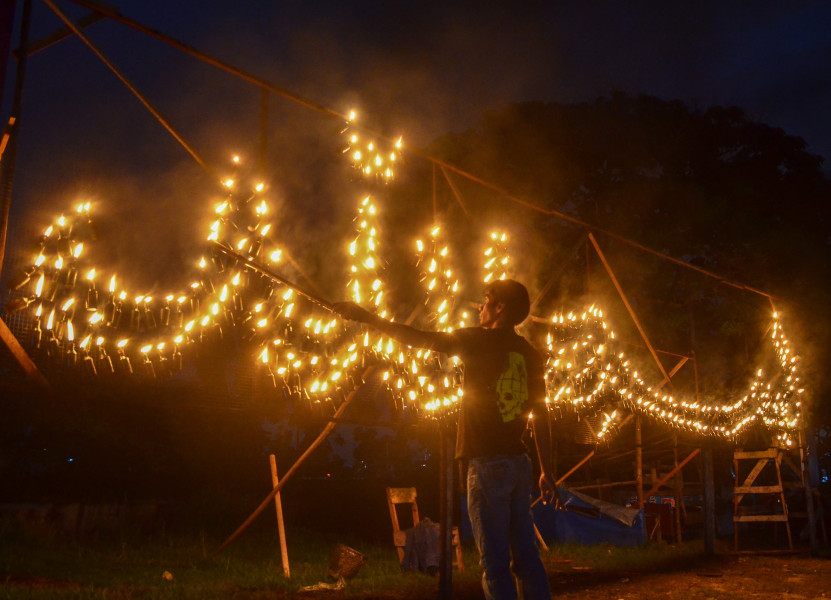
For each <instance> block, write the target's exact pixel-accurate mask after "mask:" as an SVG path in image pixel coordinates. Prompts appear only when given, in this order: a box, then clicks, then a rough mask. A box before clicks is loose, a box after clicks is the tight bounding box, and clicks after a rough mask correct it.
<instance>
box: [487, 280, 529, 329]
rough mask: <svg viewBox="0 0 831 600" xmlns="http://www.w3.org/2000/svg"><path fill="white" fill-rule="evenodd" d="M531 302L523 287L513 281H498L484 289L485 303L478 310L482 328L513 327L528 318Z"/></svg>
mask: <svg viewBox="0 0 831 600" xmlns="http://www.w3.org/2000/svg"><path fill="white" fill-rule="evenodd" d="M530 310H531V301H530V299H529V298H528V290H527V289H526V288H525V286H524V285H522V284H521V283H519V282H518V281H514V280H513V279H498V280H496V281H494V282H493V283H491V284H490V285H488V287H487V288H486V289H485V303H484V304H483V305H482V307H481V308H480V309H479V324H480V325H482V327H489V328H490V327H514V326H516V325H519V324H520V323H522V322H523V321H524V320H525V317H527V316H528V313H529V311H530Z"/></svg>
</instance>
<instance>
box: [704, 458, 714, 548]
mask: <svg viewBox="0 0 831 600" xmlns="http://www.w3.org/2000/svg"><path fill="white" fill-rule="evenodd" d="M701 456H702V459H703V462H704V553H705V554H707V555H709V556H712V555H713V554H715V543H716V491H715V482H714V480H713V449H712V448H710V447H705V448H704V449H703V451H702V453H701Z"/></svg>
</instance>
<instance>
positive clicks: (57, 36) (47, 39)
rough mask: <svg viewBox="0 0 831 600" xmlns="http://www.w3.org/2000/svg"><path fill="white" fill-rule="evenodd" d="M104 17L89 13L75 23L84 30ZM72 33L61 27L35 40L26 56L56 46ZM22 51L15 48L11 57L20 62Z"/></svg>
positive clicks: (67, 28)
mask: <svg viewBox="0 0 831 600" xmlns="http://www.w3.org/2000/svg"><path fill="white" fill-rule="evenodd" d="M105 18H106V17H105V16H104V15H99V14H97V13H90V14H88V15H86V16H85V17H82V18H80V19H78V21H77V22H76V23H77V25H78V27H79V28H81V29H86V28H87V27H89V26H90V25H94V24H95V23H98V22H99V21H103V20H104V19H105ZM72 35H73V32H72V29H70V28H69V27H61V28H60V29H58V30H56V31H54V32H52V33H50V34H49V35H47V36H44V37H42V38H40V39H38V40H35V41H34V42H32V43H31V44H29V48H28V49H27V50H26V55H27V56H32V55H33V54H37V53H38V52H40V51H41V50H46V49H47V48H49V47H50V46H52V45H54V44H57V43H58V42H61V41H63V40H65V39H67V38H70V37H72ZM23 52H24V50H23V49H22V48H17V49H16V50H14V51H13V52H12V55H13V56H14V57H15V58H16V59H17V60H20V57H21V56H22V54H23Z"/></svg>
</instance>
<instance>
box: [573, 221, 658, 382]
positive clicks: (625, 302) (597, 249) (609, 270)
mask: <svg viewBox="0 0 831 600" xmlns="http://www.w3.org/2000/svg"><path fill="white" fill-rule="evenodd" d="M589 240H590V241H591V243H592V245H593V246H594V250H595V252H597V256H599V257H600V262H602V263H603V266H604V267H605V269H606V272H607V273H608V274H609V278H610V279H611V280H612V283H613V284H614V285H615V289H616V290H617V293H618V295H619V296H620V299H621V300H623V305H624V306H625V307H626V310H628V311H629V316H630V317H632V321H633V322H634V323H635V327H637V328H638V332H639V333H640V334H641V337H642V338H643V341H644V342H645V343H646V347H647V348H649V352H650V354H652V358H654V359H655V363H656V364H657V365H658V368H659V369H660V370H661V373H662V374H663V375H664V378H665V379H666V380H667V381H668V382H669V384H670V386H672V379H671V378H670V376H669V374H668V373H667V372H666V369H664V365H662V364H661V359H659V358H658V355H657V354H656V353H655V349H654V348H653V347H652V344H651V343H650V341H649V338H648V337H647V335H646V331H644V329H643V327H642V326H641V323H640V321H639V320H638V316H637V315H636V314H635V311H634V309H633V308H632V305H630V304H629V300H628V299H627V298H626V294H625V293H624V292H623V288H622V287H620V282H618V280H617V277H615V273H614V271H612V267H611V266H609V262H608V261H607V260H606V256H605V255H604V254H603V251H602V250H601V249H600V245H599V244H598V243H597V240H596V239H595V238H594V236H593V235H592V234H591V233H589Z"/></svg>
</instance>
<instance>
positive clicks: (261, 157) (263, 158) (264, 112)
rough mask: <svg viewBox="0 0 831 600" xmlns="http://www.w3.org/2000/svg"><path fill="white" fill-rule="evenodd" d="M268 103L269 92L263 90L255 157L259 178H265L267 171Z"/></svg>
mask: <svg viewBox="0 0 831 600" xmlns="http://www.w3.org/2000/svg"><path fill="white" fill-rule="evenodd" d="M268 101H269V92H268V90H267V89H264V88H263V89H261V92H260V139H259V142H260V143H259V149H258V150H259V152H258V156H257V168H258V169H259V170H260V177H265V173H266V170H267V169H268Z"/></svg>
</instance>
